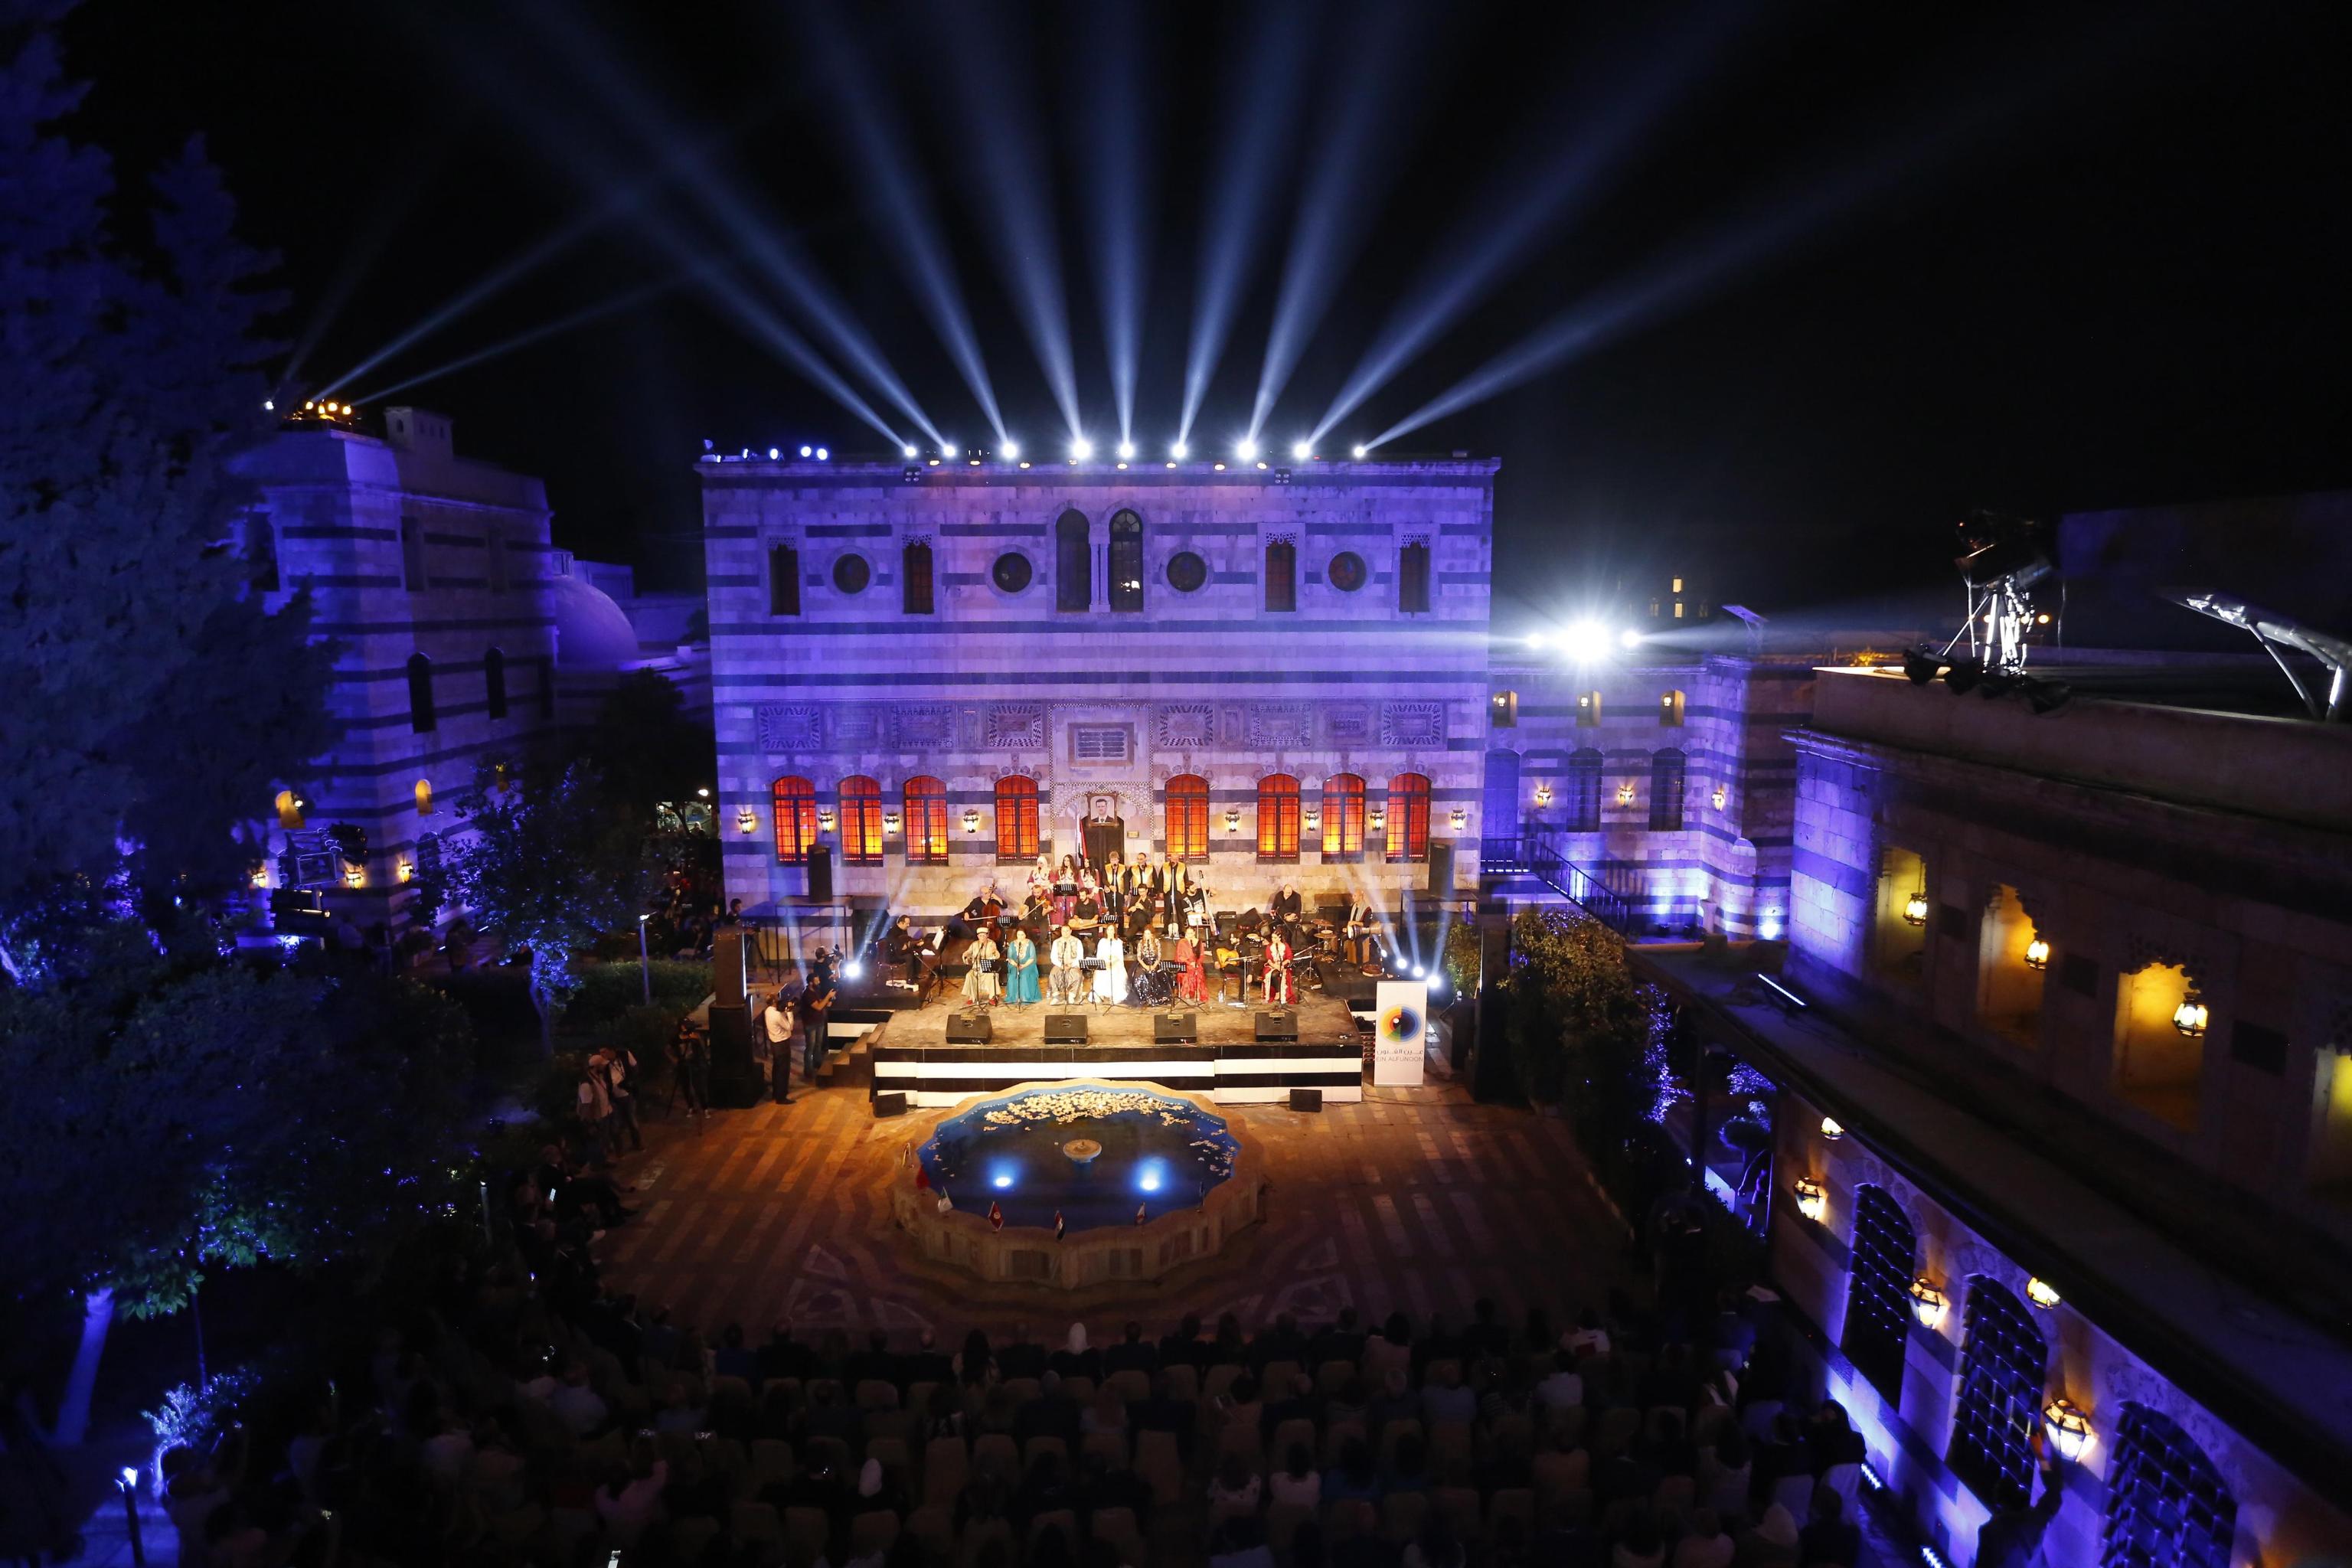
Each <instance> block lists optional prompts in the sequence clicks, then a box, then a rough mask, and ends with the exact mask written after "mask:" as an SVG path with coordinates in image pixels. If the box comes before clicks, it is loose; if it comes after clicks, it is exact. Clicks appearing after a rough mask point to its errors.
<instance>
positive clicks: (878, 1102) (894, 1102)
mask: <svg viewBox="0 0 2352 1568" xmlns="http://www.w3.org/2000/svg"><path fill="white" fill-rule="evenodd" d="M906 1114H907V1097H906V1095H905V1094H904V1093H902V1092H900V1091H899V1090H898V1089H892V1090H890V1091H889V1092H888V1093H887V1094H886V1093H877V1094H876V1095H875V1096H874V1120H875V1121H881V1120H882V1119H883V1118H884V1117H886V1116H904V1115H906Z"/></svg>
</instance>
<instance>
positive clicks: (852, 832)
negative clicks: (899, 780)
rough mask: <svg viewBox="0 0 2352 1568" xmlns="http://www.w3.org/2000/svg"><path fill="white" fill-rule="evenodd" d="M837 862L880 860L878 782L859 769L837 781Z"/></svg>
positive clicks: (856, 863)
mask: <svg viewBox="0 0 2352 1568" xmlns="http://www.w3.org/2000/svg"><path fill="white" fill-rule="evenodd" d="M839 795H840V801H841V863H842V864H843V865H845V866H879V865H880V864H881V863H882V786H881V785H880V784H877V783H876V782H875V781H874V780H872V779H869V778H867V777H866V776H865V775H864V774H862V773H857V774H852V775H851V776H850V777H848V778H845V779H844V780H842V781H841V784H840V789H839Z"/></svg>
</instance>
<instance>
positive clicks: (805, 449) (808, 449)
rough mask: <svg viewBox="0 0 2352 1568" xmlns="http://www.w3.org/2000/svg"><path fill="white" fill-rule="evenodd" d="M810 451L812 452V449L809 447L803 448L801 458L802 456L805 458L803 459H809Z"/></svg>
mask: <svg viewBox="0 0 2352 1568" xmlns="http://www.w3.org/2000/svg"><path fill="white" fill-rule="evenodd" d="M810 450H811V448H809V447H802V448H801V456H802V457H803V458H805V457H807V456H808V455H809V452H810Z"/></svg>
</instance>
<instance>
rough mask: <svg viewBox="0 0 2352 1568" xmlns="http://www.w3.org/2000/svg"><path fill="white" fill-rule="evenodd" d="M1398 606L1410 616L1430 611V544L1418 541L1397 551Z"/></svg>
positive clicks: (1425, 613)
mask: <svg viewBox="0 0 2352 1568" xmlns="http://www.w3.org/2000/svg"><path fill="white" fill-rule="evenodd" d="M1397 608H1398V609H1400V610H1402V611H1403V612H1404V613H1405V614H1406V615H1409V616H1421V615H1427V614H1428V613H1429V546H1428V545H1426V544H1423V543H1421V542H1418V541H1415V542H1413V543H1411V544H1408V545H1406V546H1405V547H1404V548H1403V549H1402V550H1400V551H1398V552H1397Z"/></svg>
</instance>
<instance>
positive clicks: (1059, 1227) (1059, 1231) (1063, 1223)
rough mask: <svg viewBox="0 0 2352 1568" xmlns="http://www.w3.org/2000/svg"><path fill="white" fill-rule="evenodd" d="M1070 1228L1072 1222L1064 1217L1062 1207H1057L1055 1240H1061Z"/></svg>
mask: <svg viewBox="0 0 2352 1568" xmlns="http://www.w3.org/2000/svg"><path fill="white" fill-rule="evenodd" d="M1069 1228H1070V1222H1069V1221H1068V1220H1066V1219H1064V1218H1063V1217H1062V1211H1061V1210H1060V1209H1055V1211H1054V1239H1055V1241H1059V1240H1061V1239H1062V1237H1063V1236H1064V1235H1065V1234H1066V1233H1067V1232H1068V1230H1069Z"/></svg>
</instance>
